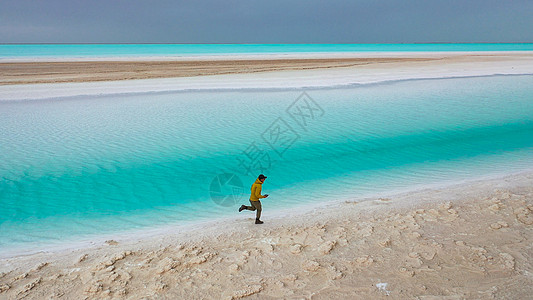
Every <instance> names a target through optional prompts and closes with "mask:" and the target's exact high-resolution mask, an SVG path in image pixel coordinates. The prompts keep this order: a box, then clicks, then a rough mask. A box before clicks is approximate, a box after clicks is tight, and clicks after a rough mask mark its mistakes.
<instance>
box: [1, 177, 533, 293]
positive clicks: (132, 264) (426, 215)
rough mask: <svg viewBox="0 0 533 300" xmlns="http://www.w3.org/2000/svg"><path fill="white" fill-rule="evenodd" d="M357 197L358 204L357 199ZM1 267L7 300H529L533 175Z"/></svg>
mask: <svg viewBox="0 0 533 300" xmlns="http://www.w3.org/2000/svg"><path fill="white" fill-rule="evenodd" d="M362 200H365V201H362ZM252 221H253V220H252V218H250V217H247V216H243V215H239V216H238V217H235V219H234V220H233V221H228V220H223V221H217V222H212V223H210V224H209V226H205V227H202V228H196V229H191V230H189V231H185V232H168V233H167V234H164V235H157V236H152V237H149V238H139V239H138V240H130V241H122V240H108V241H107V242H105V243H99V244H97V245H94V246H91V247H85V248H81V249H70V250H65V251H60V252H49V253H39V254H34V255H30V256H21V257H15V258H9V259H2V260H0V297H2V298H5V299H18V298H28V299H43V298H52V299H55V298H66V299H84V298H86V299H103V298H125V299H144V298H147V299H155V298H166V299H184V298H187V299H204V298H219V299H239V298H245V297H250V298H251V299H263V298H298V299H299V298H310V299H346V298H350V299H382V298H383V299H384V298H388V299H408V298H409V299H410V298H417V297H418V298H420V299H437V298H446V299H465V298H468V299H470V298H475V299H480V298H481V299H491V298H494V299H502V298H505V299H526V298H527V297H529V295H531V293H532V292H533V285H532V283H533V278H532V277H531V274H533V262H532V260H531V255H532V253H533V252H532V251H533V248H532V245H533V172H532V171H527V172H522V173H518V174H514V175H510V176H506V177H502V178H498V179H487V180H481V181H472V182H465V183H462V184H459V185H455V186H447V187H442V188H439V189H425V190H419V191H413V192H408V193H403V194H398V195H393V196H387V197H375V198H371V199H351V200H346V201H343V202H337V203H335V204H329V205H325V206H322V207H320V208H315V209H313V210H311V211H305V212H304V213H293V214H291V216H290V217H289V216H281V215H280V216H277V217H271V218H268V219H265V221H267V222H266V223H265V224H263V225H261V226H258V225H255V224H253V222H252Z"/></svg>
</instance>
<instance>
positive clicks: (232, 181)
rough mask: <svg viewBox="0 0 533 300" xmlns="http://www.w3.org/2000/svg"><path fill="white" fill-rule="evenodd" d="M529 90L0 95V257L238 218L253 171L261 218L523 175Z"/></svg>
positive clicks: (532, 82)
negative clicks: (260, 186)
mask: <svg viewBox="0 0 533 300" xmlns="http://www.w3.org/2000/svg"><path fill="white" fill-rule="evenodd" d="M532 86H533V76H531V75H524V76H493V77H478V78H462V79H434V80H411V81H399V82H390V83H383V84H372V85H361V86H353V87H349V88H342V89H341V88H330V89H314V90H313V89H307V90H234V91H223V92H221V91H205V92H179V93H160V94H136V95H124V96H100V97H91V98H89V97H76V98H63V99H55V100H54V99H50V100H42V101H18V102H1V101H0V162H2V163H1V164H0V250H5V251H7V249H10V248H12V247H15V246H16V247H28V248H31V247H37V248H38V247H40V246H41V245H43V244H46V243H59V242H62V241H66V240H75V239H78V238H82V237H85V236H89V235H92V234H101V233H113V232H117V231H120V230H130V229H139V228H149V227H157V226H162V225H168V224H182V223H184V222H188V221H191V220H208V219H211V218H213V217H214V216H215V217H225V216H235V217H242V218H247V217H251V215H250V214H248V215H244V213H243V215H238V213H237V212H236V209H237V208H238V207H239V205H240V204H241V203H245V202H246V200H247V193H248V191H249V186H250V185H251V183H252V182H253V181H254V179H255V177H256V176H257V175H258V174H259V173H261V172H263V173H265V174H266V175H267V176H268V179H267V181H266V183H265V186H264V191H265V193H269V194H271V197H269V198H268V199H266V200H265V201H264V204H263V205H264V206H265V213H264V215H265V218H268V216H269V214H272V212H273V211H275V210H276V209H277V208H290V207H297V206H298V205H302V204H310V203H321V202H325V201H330V200H338V199H343V198H347V197H350V198H354V197H361V196H363V195H368V194H379V193H385V192H390V191H391V190H402V189H408V188H412V187H413V186H417V185H425V184H438V183H443V182H450V181H458V180H464V179H472V178H474V177H477V176H487V175H491V174H499V173H509V172H514V171H520V170H524V169H529V168H531V167H533V138H532V137H533V89H532V88H531V87H532ZM302 92H305V93H306V94H303V95H302ZM311 113H312V114H311ZM247 172H249V173H248V174H247ZM228 174H229V175H228ZM219 180H221V181H222V184H219ZM226 181H227V182H226Z"/></svg>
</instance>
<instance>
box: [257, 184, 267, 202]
mask: <svg viewBox="0 0 533 300" xmlns="http://www.w3.org/2000/svg"><path fill="white" fill-rule="evenodd" d="M255 196H256V197H257V198H258V199H261V198H266V197H268V196H263V195H261V185H259V186H258V187H257V188H256V189H255Z"/></svg>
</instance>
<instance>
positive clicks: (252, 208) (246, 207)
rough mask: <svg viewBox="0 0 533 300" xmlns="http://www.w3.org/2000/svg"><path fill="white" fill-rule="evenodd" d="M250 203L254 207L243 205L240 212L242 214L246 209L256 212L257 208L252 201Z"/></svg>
mask: <svg viewBox="0 0 533 300" xmlns="http://www.w3.org/2000/svg"><path fill="white" fill-rule="evenodd" d="M250 203H251V204H252V206H246V205H241V207H240V208H239V212H241V211H243V210H245V209H246V210H251V211H254V210H255V209H256V208H255V207H254V203H253V202H252V200H250Z"/></svg>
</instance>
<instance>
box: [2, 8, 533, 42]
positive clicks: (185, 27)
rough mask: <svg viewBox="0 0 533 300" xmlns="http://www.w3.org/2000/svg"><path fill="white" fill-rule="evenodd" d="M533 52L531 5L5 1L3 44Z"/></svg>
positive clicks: (532, 15)
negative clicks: (381, 46) (402, 46)
mask: <svg viewBox="0 0 533 300" xmlns="http://www.w3.org/2000/svg"><path fill="white" fill-rule="evenodd" d="M427 42H533V1H531V0H500V1H495V0H461V1H456V0H440V1H433V0H351V1H349V0H346V1H337V0H321V1H319V0H302V1H298V0H263V1H257V0H227V1H216V0H197V1H194V0H190V1H181V0H176V1H170V0H160V1H157V0H150V1H148V0H146V1H144V0H86V1H83V0H63V1H61V0H32V1H29V0H0V43H427Z"/></svg>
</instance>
